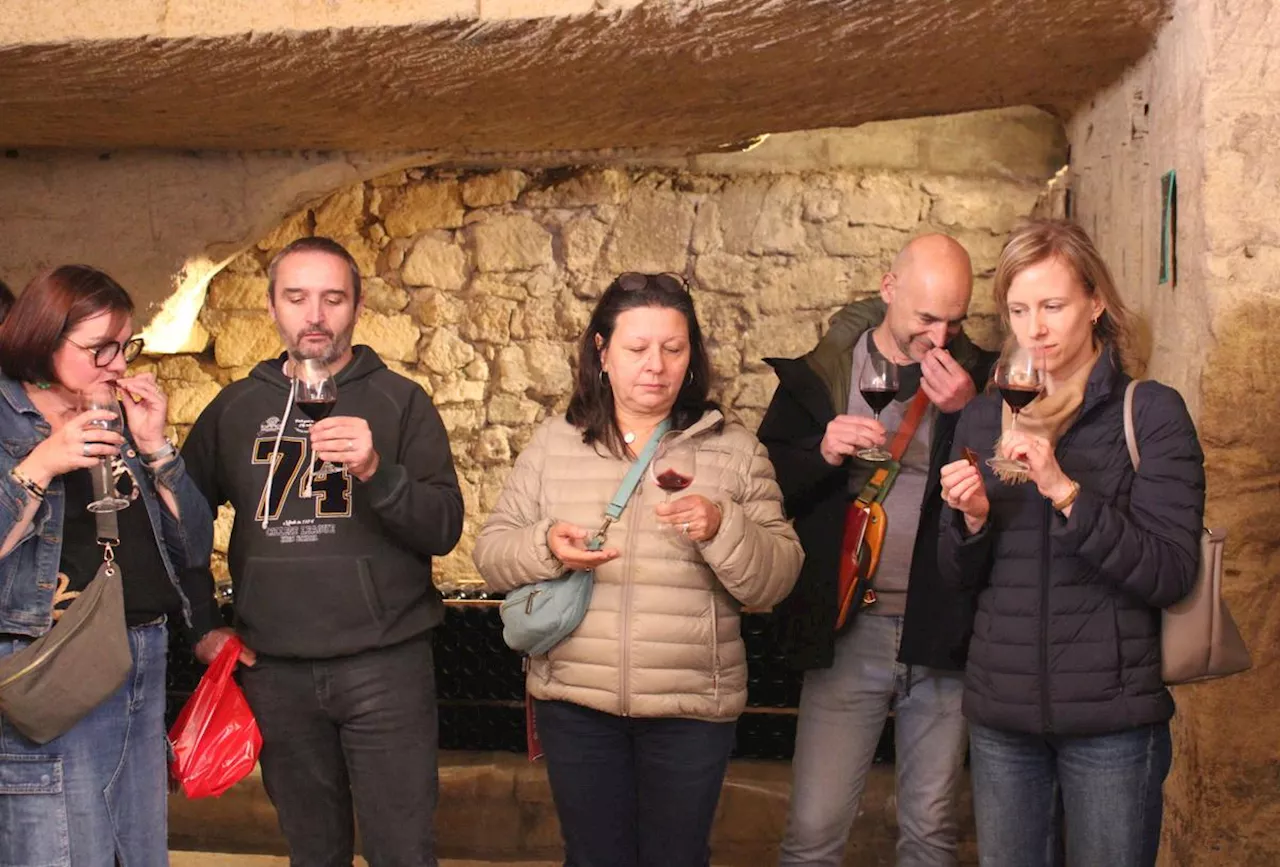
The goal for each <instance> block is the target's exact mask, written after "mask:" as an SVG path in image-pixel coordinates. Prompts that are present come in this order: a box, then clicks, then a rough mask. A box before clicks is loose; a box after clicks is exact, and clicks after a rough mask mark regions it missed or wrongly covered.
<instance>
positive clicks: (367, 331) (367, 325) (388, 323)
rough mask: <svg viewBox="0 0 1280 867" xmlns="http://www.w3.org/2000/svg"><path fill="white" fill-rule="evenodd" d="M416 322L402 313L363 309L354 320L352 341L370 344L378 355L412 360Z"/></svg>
mask: <svg viewBox="0 0 1280 867" xmlns="http://www.w3.org/2000/svg"><path fill="white" fill-rule="evenodd" d="M420 336H421V335H420V333H419V331H418V326H417V324H416V323H415V322H414V321H413V319H412V318H411V317H409V316H406V315H404V314H391V315H387V314H385V313H375V312H373V311H372V310H369V309H367V308H366V309H365V311H364V312H363V313H362V314H360V319H359V320H358V321H357V322H356V331H355V338H354V342H356V343H366V344H368V345H369V346H372V347H373V349H374V351H375V352H377V353H378V355H380V356H382V357H383V358H384V359H385V358H394V359H395V360H397V361H412V360H413V359H415V358H416V357H417V354H418V338H419V337H420Z"/></svg>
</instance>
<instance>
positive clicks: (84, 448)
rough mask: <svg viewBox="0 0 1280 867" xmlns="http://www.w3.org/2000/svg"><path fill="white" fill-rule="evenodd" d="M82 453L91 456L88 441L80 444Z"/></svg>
mask: <svg viewBox="0 0 1280 867" xmlns="http://www.w3.org/2000/svg"><path fill="white" fill-rule="evenodd" d="M80 453H81V454H83V455H84V456H85V457H86V458H87V457H89V444H88V443H81V444H80Z"/></svg>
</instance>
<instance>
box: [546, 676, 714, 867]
mask: <svg viewBox="0 0 1280 867" xmlns="http://www.w3.org/2000/svg"><path fill="white" fill-rule="evenodd" d="M535 708H536V714H537V720H538V736H539V738H540V739H541V740H542V748H543V751H544V752H545V753H546V756H547V776H548V778H549V779H550V781H551V794H552V797H554V798H555V802H556V812H557V814H558V815H559V816H560V832H561V834H563V835H564V849H565V860H564V863H565V865H566V867H706V865H708V864H710V863H711V848H710V845H709V843H708V841H709V839H710V837H711V822H712V820H713V819H714V818H715V813H716V804H717V803H719V801H720V787H721V786H722V785H723V784H724V773H725V769H726V768H727V767H728V765H729V753H730V751H731V750H732V749H733V734H734V729H735V725H734V723H731V722H724V723H721V722H703V721H700V720H692V719H678V718H675V717H661V718H650V719H640V718H636V717H620V716H614V715H613V714H607V713H601V712H600V711H597V710H591V709H590V708H586V707H582V706H581V705H576V704H571V703H569V702H563V701H538V702H537V703H536V705H535Z"/></svg>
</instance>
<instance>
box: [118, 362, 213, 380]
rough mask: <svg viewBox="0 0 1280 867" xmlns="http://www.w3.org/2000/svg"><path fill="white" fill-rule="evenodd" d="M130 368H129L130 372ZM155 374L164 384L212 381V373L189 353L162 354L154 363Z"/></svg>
mask: <svg viewBox="0 0 1280 867" xmlns="http://www.w3.org/2000/svg"><path fill="white" fill-rule="evenodd" d="M135 364H136V363H135ZM132 370H133V369H132V368H130V371H131V372H132ZM155 375H156V378H157V379H158V380H160V381H161V382H164V383H166V384H167V383H169V382H172V381H175V380H176V381H179V382H189V383H194V384H197V385H198V384H201V383H205V382H213V381H214V378H213V374H211V373H210V372H209V371H207V370H205V369H204V368H203V367H201V366H200V362H199V360H197V359H196V358H193V357H192V356H190V355H166V356H164V357H163V358H161V359H159V360H158V361H157V363H156V369H155Z"/></svg>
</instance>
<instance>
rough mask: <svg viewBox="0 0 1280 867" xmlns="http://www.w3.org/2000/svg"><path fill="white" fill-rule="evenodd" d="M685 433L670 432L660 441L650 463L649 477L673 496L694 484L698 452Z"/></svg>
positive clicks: (668, 497) (668, 494)
mask: <svg viewBox="0 0 1280 867" xmlns="http://www.w3.org/2000/svg"><path fill="white" fill-rule="evenodd" d="M683 436H684V431H676V430H673V431H668V432H667V433H665V434H663V435H662V439H660V440H659V441H658V449H657V451H655V452H654V454H653V460H652V461H651V462H650V463H649V476H650V478H652V479H653V483H654V484H655V485H657V486H658V487H659V488H662V490H664V491H666V492H667V502H671V494H672V493H673V492H676V491H683V490H684V489H685V488H687V487H689V486H690V485H692V484H693V474H694V470H695V463H696V460H697V454H698V451H697V449H696V448H694V445H693V443H691V442H690V441H689V440H687V439H684V438H683Z"/></svg>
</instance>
